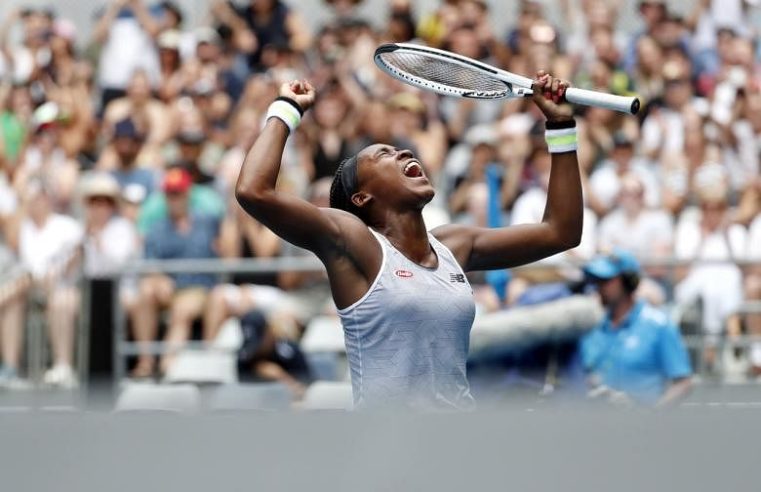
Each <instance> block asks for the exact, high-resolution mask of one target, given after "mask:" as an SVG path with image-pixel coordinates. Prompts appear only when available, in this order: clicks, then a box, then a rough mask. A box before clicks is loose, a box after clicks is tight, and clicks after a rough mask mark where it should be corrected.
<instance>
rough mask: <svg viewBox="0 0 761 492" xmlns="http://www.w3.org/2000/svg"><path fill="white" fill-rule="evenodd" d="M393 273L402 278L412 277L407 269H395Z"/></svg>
mask: <svg viewBox="0 0 761 492" xmlns="http://www.w3.org/2000/svg"><path fill="white" fill-rule="evenodd" d="M394 275H396V276H397V277H402V278H410V277H412V272H410V271H407V270H397V271H395V272H394Z"/></svg>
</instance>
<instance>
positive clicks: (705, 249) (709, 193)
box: [674, 164, 747, 367]
mask: <svg viewBox="0 0 761 492" xmlns="http://www.w3.org/2000/svg"><path fill="white" fill-rule="evenodd" d="M694 181H695V190H696V192H697V195H698V201H699V204H700V208H699V209H697V210H696V209H694V208H690V209H686V210H685V211H684V212H682V214H681V216H680V217H679V220H678V222H677V227H676V234H675V236H674V255H675V256H676V258H677V259H679V260H687V261H691V262H695V263H694V264H692V265H691V266H690V267H689V268H688V270H687V272H686V275H685V276H684V278H683V279H682V280H681V281H680V282H679V284H678V285H677V286H676V291H675V298H676V301H677V302H678V303H679V304H680V305H683V306H686V305H691V304H693V303H700V304H701V305H702V318H701V319H702V327H703V330H704V331H705V333H706V334H707V335H708V336H709V346H708V347H707V349H706V352H705V353H704V354H703V355H704V357H705V362H706V363H707V364H708V366H709V367H712V366H713V363H714V361H715V357H716V349H715V345H716V341H717V338H718V336H719V335H721V334H723V333H724V332H725V329H726V328H727V324H728V322H733V323H734V322H736V321H737V320H736V318H735V317H734V316H733V315H734V314H735V313H736V311H737V308H738V307H739V306H740V304H741V302H742V298H743V291H742V274H741V272H740V269H739V267H738V266H737V264H736V263H734V262H736V261H739V260H742V259H743V258H744V256H745V245H746V241H747V232H746V230H745V228H744V227H743V226H741V225H739V224H732V223H731V222H730V221H729V217H730V215H729V213H730V211H729V204H728V185H727V176H726V172H725V171H724V168H723V167H721V165H719V164H708V165H703V166H701V167H700V169H698V170H697V171H696V174H695V179H694ZM733 330H734V331H736V327H735V328H734V329H733Z"/></svg>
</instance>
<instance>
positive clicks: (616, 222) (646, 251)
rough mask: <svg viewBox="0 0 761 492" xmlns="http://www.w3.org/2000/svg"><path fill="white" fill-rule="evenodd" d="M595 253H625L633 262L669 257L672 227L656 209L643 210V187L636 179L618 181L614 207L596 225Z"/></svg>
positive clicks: (632, 176) (667, 218)
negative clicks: (618, 251) (623, 250)
mask: <svg viewBox="0 0 761 492" xmlns="http://www.w3.org/2000/svg"><path fill="white" fill-rule="evenodd" d="M598 234H599V235H598V245H597V246H598V249H599V250H600V251H612V250H613V249H614V248H617V247H618V248H622V249H626V250H627V251H630V252H631V253H633V254H634V255H635V256H636V257H637V258H648V259H651V258H658V257H660V258H663V257H666V256H670V255H671V248H672V242H673V236H674V224H673V221H672V219H671V217H670V216H669V215H668V214H667V213H666V212H664V211H663V210H660V209H648V208H646V206H645V186H644V184H643V183H642V181H641V180H640V178H639V177H638V176H637V175H634V174H628V175H626V176H624V177H623V178H621V189H620V190H619V193H618V199H617V206H616V207H615V208H614V209H613V211H612V212H611V213H609V214H608V215H606V216H605V217H604V218H603V219H602V220H601V221H600V227H599V228H598Z"/></svg>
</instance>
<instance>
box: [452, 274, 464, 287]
mask: <svg viewBox="0 0 761 492" xmlns="http://www.w3.org/2000/svg"><path fill="white" fill-rule="evenodd" d="M449 281H450V282H459V283H461V284H464V283H465V275H463V274H462V273H450V274H449Z"/></svg>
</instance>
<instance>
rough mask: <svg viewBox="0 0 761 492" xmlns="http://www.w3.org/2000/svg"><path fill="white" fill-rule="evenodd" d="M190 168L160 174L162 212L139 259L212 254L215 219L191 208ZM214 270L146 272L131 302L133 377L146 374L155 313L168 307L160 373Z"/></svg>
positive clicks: (197, 310)
mask: <svg viewBox="0 0 761 492" xmlns="http://www.w3.org/2000/svg"><path fill="white" fill-rule="evenodd" d="M192 184H193V183H192V178H191V176H190V173H188V172H187V171H186V170H184V169H180V168H174V169H171V170H170V171H169V172H167V174H166V176H165V177H164V182H163V186H162V189H163V191H164V193H165V195H166V202H167V208H168V217H167V218H164V219H159V220H158V221H156V222H155V223H154V224H153V225H152V227H151V229H150V230H149V232H148V235H147V236H146V238H145V258H146V259H156V260H170V259H199V258H215V257H216V256H217V248H216V246H217V240H218V236H219V220H218V219H217V218H216V217H214V216H209V215H202V214H198V213H196V212H194V211H192V208H191V205H190V193H191V187H192ZM215 282H216V279H215V277H214V275H209V274H204V273H178V274H171V275H164V274H160V273H156V274H151V275H148V276H146V277H144V278H143V279H141V281H140V287H139V295H138V301H137V305H136V306H135V308H134V310H133V313H134V314H133V317H132V324H133V331H134V337H135V340H136V341H137V342H138V343H139V344H141V347H142V349H143V350H142V353H141V355H140V356H139V357H138V362H137V366H136V367H135V369H134V371H133V373H132V375H133V376H134V377H149V376H151V375H152V374H153V371H154V359H153V357H152V356H151V355H150V354H149V352H148V350H147V349H146V348H145V347H146V345H147V344H148V343H150V342H152V341H153V340H154V339H155V338H156V334H157V331H158V325H159V317H158V316H159V312H160V310H161V309H163V308H169V319H168V321H167V325H168V326H167V333H166V337H165V340H166V342H167V343H168V345H169V351H168V352H167V353H165V354H164V356H163V357H162V359H161V364H160V370H161V372H162V373H166V370H167V369H168V367H169V364H170V363H171V361H172V355H173V352H175V351H176V350H177V349H179V348H180V347H181V346H182V345H183V344H184V342H185V341H186V340H187V339H188V338H189V336H190V330H191V325H192V323H193V321H194V320H195V319H196V318H198V317H199V316H201V314H202V313H203V310H204V308H205V306H206V296H207V292H208V290H209V289H210V288H211V287H212V286H213V285H214V283H215Z"/></svg>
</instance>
